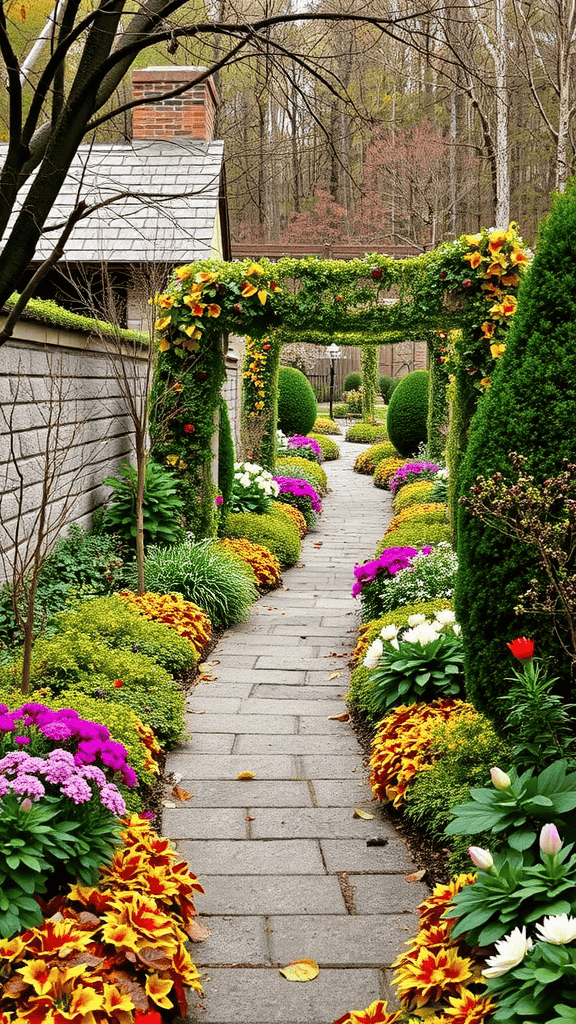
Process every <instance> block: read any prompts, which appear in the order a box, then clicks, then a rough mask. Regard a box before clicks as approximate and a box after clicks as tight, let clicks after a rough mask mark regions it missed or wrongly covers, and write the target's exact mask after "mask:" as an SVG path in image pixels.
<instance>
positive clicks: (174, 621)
mask: <svg viewBox="0 0 576 1024" xmlns="http://www.w3.org/2000/svg"><path fill="white" fill-rule="evenodd" d="M120 597H123V598H124V600H125V601H127V602H128V604H129V605H130V607H131V608H134V609H135V610H136V611H139V612H141V614H142V615H145V616H146V618H148V619H154V620H155V621H157V622H163V623H164V625H165V626H170V628H171V629H174V630H175V631H176V632H177V633H179V634H180V636H183V637H185V638H186V640H189V641H190V643H191V644H193V646H194V647H195V648H196V651H197V653H198V654H200V653H201V652H202V650H203V648H204V647H205V646H206V644H207V643H208V641H209V640H210V636H211V633H212V624H211V622H210V619H209V618H208V616H207V615H206V612H204V611H203V610H202V608H199V607H198V605H196V604H193V603H192V601H185V600H184V598H183V597H182V595H181V594H152V593H146V594H142V595H141V596H140V595H139V594H132V593H130V592H129V591H128V590H122V591H121V592H120Z"/></svg>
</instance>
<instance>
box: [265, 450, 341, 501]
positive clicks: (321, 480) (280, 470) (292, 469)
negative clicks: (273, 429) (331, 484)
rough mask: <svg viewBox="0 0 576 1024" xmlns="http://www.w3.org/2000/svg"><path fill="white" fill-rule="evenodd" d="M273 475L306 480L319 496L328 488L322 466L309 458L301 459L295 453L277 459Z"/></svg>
mask: <svg viewBox="0 0 576 1024" xmlns="http://www.w3.org/2000/svg"><path fill="white" fill-rule="evenodd" d="M274 476H288V477H292V478H296V479H301V480H307V481H308V483H309V484H311V485H312V487H313V488H314V489H315V490H316V491H317V493H318V494H319V495H320V497H322V496H323V495H324V494H326V491H327V489H328V478H327V476H326V471H325V470H324V469H322V466H319V465H318V463H317V462H310V461H309V459H301V458H299V457H298V456H297V455H292V456H288V457H287V458H285V459H279V460H278V462H277V463H276V469H275V472H274Z"/></svg>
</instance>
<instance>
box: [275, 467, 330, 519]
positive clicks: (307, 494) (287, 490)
mask: <svg viewBox="0 0 576 1024" xmlns="http://www.w3.org/2000/svg"><path fill="white" fill-rule="evenodd" d="M274 480H275V481H276V483H277V484H278V487H279V488H280V494H279V496H280V495H281V494H293V495H295V496H296V497H298V498H309V499H310V504H311V505H312V508H313V509H314V512H321V511H322V502H321V501H320V495H319V494H318V492H317V491H316V490H315V489H314V488H313V487H312V485H311V484H309V483H308V481H307V480H302V479H300V477H291V476H275V477H274Z"/></svg>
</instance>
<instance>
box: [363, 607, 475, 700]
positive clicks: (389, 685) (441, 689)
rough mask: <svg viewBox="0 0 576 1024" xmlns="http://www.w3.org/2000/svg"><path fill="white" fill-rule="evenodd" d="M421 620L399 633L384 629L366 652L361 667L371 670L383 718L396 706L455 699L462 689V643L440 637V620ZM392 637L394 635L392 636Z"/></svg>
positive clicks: (457, 638) (456, 637) (452, 634)
mask: <svg viewBox="0 0 576 1024" xmlns="http://www.w3.org/2000/svg"><path fill="white" fill-rule="evenodd" d="M438 614H439V615H440V618H436V617H435V618H434V619H432V620H427V619H424V616H422V617H421V616H415V617H413V618H417V619H421V618H422V619H424V621H420V622H417V623H414V625H411V626H409V628H408V629H405V630H403V631H402V632H398V633H396V632H395V629H396V628H395V626H389V627H387V632H386V635H385V636H383V637H382V639H380V640H375V641H374V642H373V644H372V645H371V646H370V647H369V648H368V651H367V653H366V657H365V658H364V665H366V666H367V667H368V668H374V671H373V673H372V680H371V688H372V698H373V701H374V704H375V706H376V707H379V708H381V710H382V714H385V713H386V711H388V709H389V708H392V707H394V706H395V705H397V704H413V703H416V702H418V701H423V700H427V699H432V700H434V699H436V698H438V697H458V696H460V694H461V693H462V690H463V688H464V675H463V662H464V655H463V651H462V641H461V639H460V636H459V635H458V633H455V632H454V629H456V624H454V625H453V626H452V631H451V632H450V633H443V632H441V630H442V629H443V627H444V625H445V623H444V622H443V621H442V616H443V614H445V615H446V616H452V617H453V612H446V613H441V612H440V613H438ZM393 634H394V635H393Z"/></svg>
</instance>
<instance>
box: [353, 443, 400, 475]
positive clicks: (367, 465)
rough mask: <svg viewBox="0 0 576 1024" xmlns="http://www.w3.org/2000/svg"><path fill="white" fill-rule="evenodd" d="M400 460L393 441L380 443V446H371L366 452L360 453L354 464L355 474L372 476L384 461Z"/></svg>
mask: <svg viewBox="0 0 576 1024" xmlns="http://www.w3.org/2000/svg"><path fill="white" fill-rule="evenodd" d="M389 458H398V452H397V451H396V449H395V447H394V445H393V444H392V442H391V441H380V443H379V444H371V445H370V447H369V448H367V449H366V451H365V452H360V455H358V456H357V458H356V461H355V463H354V472H356V473H366V474H367V476H372V473H373V472H374V470H375V469H376V466H377V465H378V463H379V462H381V461H382V459H389Z"/></svg>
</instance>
